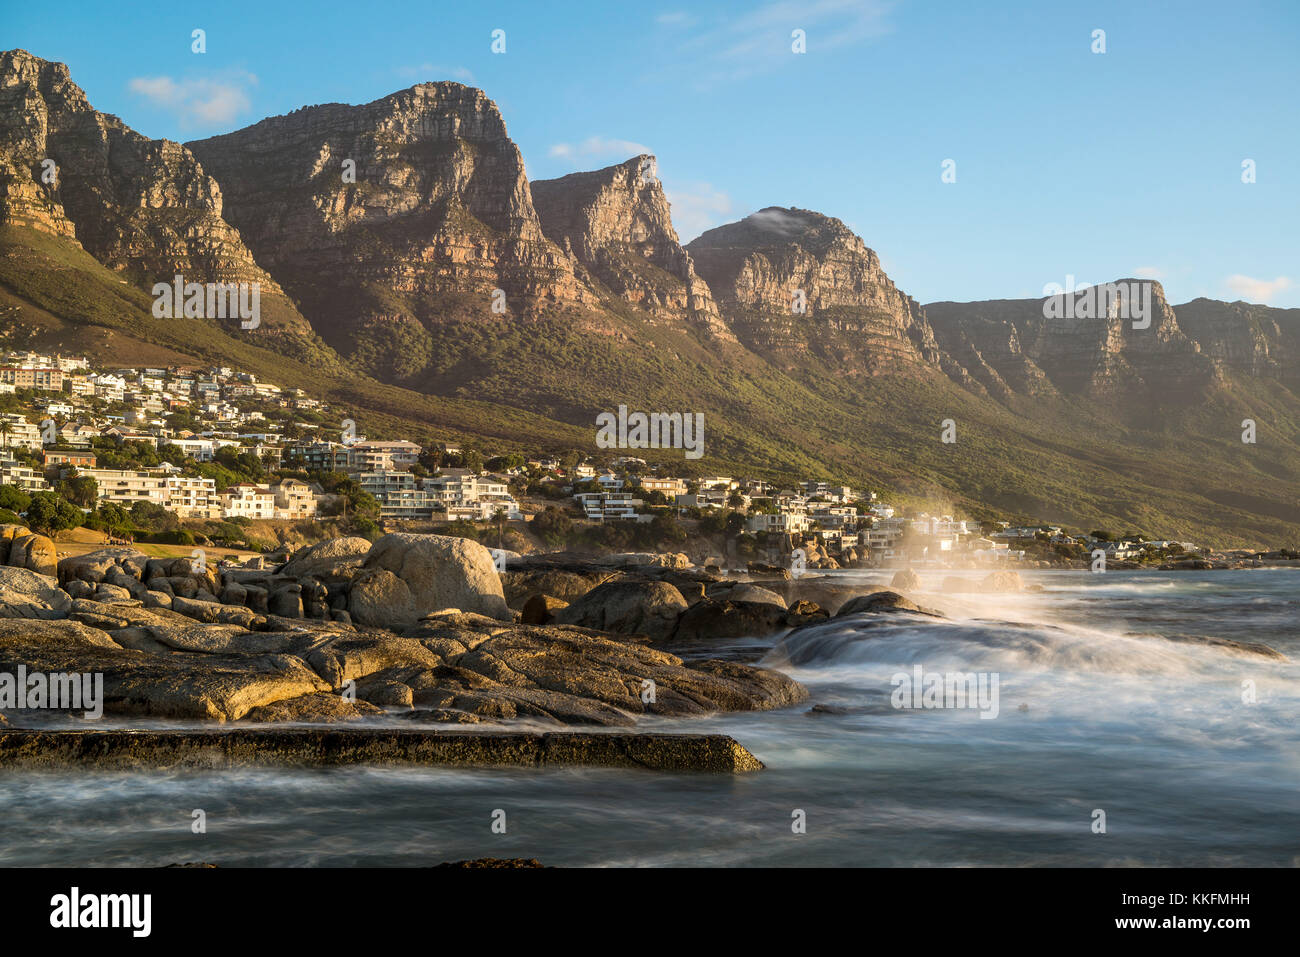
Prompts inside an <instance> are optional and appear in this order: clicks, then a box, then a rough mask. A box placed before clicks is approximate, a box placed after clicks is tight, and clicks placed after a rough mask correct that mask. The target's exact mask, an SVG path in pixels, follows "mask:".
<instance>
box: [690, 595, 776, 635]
mask: <svg viewBox="0 0 1300 957" xmlns="http://www.w3.org/2000/svg"><path fill="white" fill-rule="evenodd" d="M788 627H790V626H789V625H787V624H786V610H785V606H784V605H780V604H775V605H774V604H772V603H770V602H765V601H728V600H726V599H714V598H705V599H704V600H703V601H700V602H697V603H696V604H694V605H692V606H691V607H690V608H688V609H687V610H686V611H685V612H683V613H682V616H681V617H680V618H678V619H677V627H676V628H675V629H674V630H673V633H672V635H671V637H670V640H671V641H675V642H676V641H699V640H702V639H710V638H740V637H742V636H751V637H755V638H759V637H762V636H764V635H772V634H776V633H777V632H781V631H785V629H787V628H788Z"/></svg>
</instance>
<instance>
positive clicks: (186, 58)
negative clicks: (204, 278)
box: [0, 0, 1300, 307]
mask: <svg viewBox="0 0 1300 957" xmlns="http://www.w3.org/2000/svg"><path fill="white" fill-rule="evenodd" d="M990 8H992V9H990ZM4 20H5V23H4V25H3V27H0V37H2V38H3V39H0V47H3V48H5V49H9V48H12V47H22V48H25V49H27V50H29V51H30V52H32V53H34V54H36V55H37V56H41V57H44V58H46V59H50V60H61V61H63V62H65V63H67V64H68V65H69V66H70V68H71V70H72V76H73V79H74V80H75V81H76V82H77V83H78V84H79V85H80V86H81V87H82V88H83V89H85V90H86V91H87V95H88V96H89V97H90V101H91V103H92V104H94V106H95V107H96V108H97V109H100V110H104V111H106V112H109V113H115V114H117V115H118V116H120V117H122V119H123V120H125V121H126V122H127V123H128V124H129V125H131V126H132V127H134V128H135V129H137V130H139V131H140V132H142V133H144V134H146V135H148V136H152V137H167V138H170V139H177V140H187V139H195V138H198V137H201V136H208V135H212V134H214V133H219V132H226V131H229V130H232V129H238V128H240V127H242V126H246V125H248V124H250V123H253V122H255V121H257V120H258V119H261V118H262V117H264V116H268V115H273V114H278V113H285V112H288V111H290V110H294V109H297V108H298V107H300V106H304V105H308V104H313V103H322V102H344V103H364V102H368V101H370V100H373V99H376V98H378V97H381V96H383V95H385V94H387V93H390V92H392V91H394V90H397V89H401V88H404V87H407V86H410V85H412V84H414V83H417V82H421V81H424V80H444V79H451V80H458V81H460V82H463V83H468V84H471V85H473V86H478V87H481V88H482V89H483V90H485V91H486V92H487V93H488V95H489V96H491V97H492V98H493V99H494V100H496V102H497V104H498V105H499V106H500V108H501V111H502V113H503V115H504V116H505V120H506V125H507V128H508V129H509V131H510V135H511V137H512V138H513V139H514V140H515V142H516V143H518V145H519V147H520V149H521V151H522V152H523V155H524V159H525V162H526V163H527V168H528V173H529V176H530V178H533V179H541V178H547V177H552V176H559V175H563V174H564V173H567V172H572V171H574V170H578V169H595V168H599V167H602V166H607V165H610V164H612V163H616V162H621V161H622V160H625V159H627V158H628V157H630V156H632V155H634V154H635V153H638V152H641V151H643V150H646V151H649V152H653V153H655V154H656V155H657V156H658V158H659V163H658V172H659V175H660V177H661V179H662V180H663V182H664V184H665V187H666V189H667V190H668V195H669V198H670V199H671V200H672V202H673V213H674V220H675V222H676V223H677V227H678V231H679V232H680V233H681V234H682V238H683V240H686V239H690V238H693V237H694V236H695V235H698V233H699V232H700V231H701V230H703V229H705V228H709V227H711V226H716V225H720V224H722V223H724V222H730V221H732V220H735V219H738V218H740V217H742V216H744V215H746V214H748V213H750V212H753V211H754V210H756V209H760V208H762V207H764V206H771V205H779V206H800V207H803V208H807V209H815V210H818V211H820V212H823V213H826V214H828V215H831V216H837V217H839V218H840V219H842V220H844V221H845V222H846V223H847V224H848V225H849V226H850V227H851V228H852V229H853V230H854V231H855V232H857V233H858V234H859V235H861V236H862V237H863V239H864V240H865V241H866V243H867V245H869V246H871V247H872V248H873V249H875V250H876V251H877V253H879V254H880V257H881V259H882V261H883V263H884V265H885V268H886V270H887V271H888V272H889V274H890V276H891V277H892V278H893V279H894V280H895V281H896V282H897V283H898V284H899V286H900V287H901V288H902V289H903V290H904V291H906V292H907V293H909V294H910V295H912V296H914V297H916V298H917V299H919V300H920V301H922V302H930V301H933V300H937V299H957V300H968V299H989V298H1012V297H1025V296H1039V295H1042V294H1043V286H1044V285H1045V284H1048V283H1053V282H1055V283H1059V284H1061V285H1065V284H1066V281H1067V280H1066V277H1067V276H1074V277H1075V282H1076V283H1081V282H1102V281H1105V280H1109V279H1116V278H1120V277H1127V276H1133V275H1141V276H1150V277H1153V278H1158V279H1160V280H1161V281H1162V282H1163V283H1164V285H1165V288H1166V291H1167V292H1168V294H1169V296H1170V299H1171V301H1173V302H1175V303H1177V302H1183V301H1186V300H1187V299H1191V298H1194V297H1196V296H1209V297H1212V298H1219V299H1246V300H1248V301H1252V302H1267V303H1269V304H1272V305H1277V306H1290V307H1296V306H1300V228H1297V227H1298V226H1300V108H1298V107H1300V102H1298V101H1300V57H1298V56H1297V50H1300V4H1298V3H1296V2H1294V0H1279V2H1249V0H1247V2H1233V3H1202V2H1186V3H1179V4H1164V3H1144V2H1140V0H1129V2H1119V3H1086V4H1085V3H1072V2H1060V3H1057V2H1052V3H1043V2H1007V3H1000V4H983V3H980V4H975V3H968V2H951V3H949V2H925V3H923V2H912V3H908V2H904V0H898V2H875V0H858V2H850V0H810V2H796V0H779V2H772V3H763V2H758V3H748V4H744V3H702V2H698V0H692V2H690V3H672V2H665V3H658V2H654V3H645V4H640V5H634V4H624V3H617V4H611V3H608V2H598V3H576V2H575V3H565V2H559V0H557V2H555V3H537V2H535V0H534V2H519V3H441V2H436V0H424V2H420V3H405V2H389V3H383V4H364V3H356V2H349V3H330V2H319V3H312V4H303V5H301V6H299V5H295V4H277V3H274V2H257V3H245V2H222V3H211V4H195V5H186V4H184V3H131V2H125V3H115V4H105V3H83V2H64V3H61V4H59V5H58V7H57V8H50V7H48V6H45V5H41V4H23V5H11V6H10V8H9V9H8V10H6V13H5V17H4ZM196 28H201V29H203V30H205V31H206V41H207V52H206V53H204V54H196V53H193V52H192V51H191V32H192V31H193V30H194V29H196ZM495 29H501V30H504V31H505V41H506V51H505V53H504V54H494V53H492V52H491V45H492V31H493V30H495ZM794 30H803V31H804V33H805V35H806V48H807V52H806V53H802V54H796V53H794V52H792V49H791V47H792V42H793V41H792V38H791V34H792V31H794ZM1094 30H1104V31H1105V45H1106V52H1105V53H1093V52H1092V49H1091V48H1092V46H1093V44H1094V40H1093V36H1092V34H1093V31H1094ZM948 159H951V160H954V161H955V164H956V166H955V171H956V181H955V182H952V183H945V182H942V180H941V173H942V172H943V170H942V164H943V162H944V160H948ZM1247 159H1249V160H1253V161H1254V163H1255V170H1256V181H1255V182H1254V183H1250V184H1247V183H1243V182H1242V163H1243V161H1245V160H1247Z"/></svg>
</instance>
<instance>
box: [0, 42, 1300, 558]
mask: <svg viewBox="0 0 1300 957" xmlns="http://www.w3.org/2000/svg"><path fill="white" fill-rule="evenodd" d="M49 161H53V162H52V163H51V162H49ZM971 242H972V243H975V242H979V237H978V236H972V237H971ZM178 274H179V275H183V276H185V278H186V279H187V280H188V281H195V282H257V283H259V284H260V288H261V303H262V307H261V322H260V324H259V325H258V327H257V328H255V329H251V330H246V329H241V328H240V325H239V319H238V317H234V318H231V319H226V320H222V319H160V318H156V317H155V316H154V315H153V313H152V311H151V300H152V295H151V290H152V289H153V287H154V284H155V283H159V282H165V283H170V282H171V281H172V279H173V276H174V275H178ZM1124 281H1125V282H1128V283H1134V284H1138V283H1140V284H1142V285H1143V286H1145V287H1149V288H1148V289H1147V291H1148V292H1149V294H1150V304H1151V315H1150V317H1149V320H1150V321H1149V323H1148V324H1146V325H1145V326H1141V325H1140V324H1137V323H1134V322H1130V321H1129V320H1128V318H1127V317H1121V316H1101V317H1098V318H1091V317H1081V318H1071V319H1061V318H1049V314H1050V312H1051V310H1049V309H1047V308H1045V305H1046V304H1045V302H1044V300H1042V299H1009V300H994V301H984V302H968V303H956V302H937V303H930V304H926V305H922V304H920V303H918V302H917V301H916V300H914V299H913V298H911V297H910V296H908V295H907V294H906V293H905V292H903V291H902V290H900V289H899V288H898V287H897V286H896V285H895V284H894V283H893V282H892V281H891V280H890V278H889V277H888V276H887V275H886V274H885V272H884V270H883V269H882V267H881V263H880V259H879V257H878V256H877V255H876V253H875V252H874V251H873V250H872V249H870V248H868V247H867V245H866V244H865V243H864V241H863V240H862V239H861V238H860V237H858V236H856V235H854V233H853V232H852V231H851V230H850V229H848V228H847V227H846V226H845V225H844V224H843V223H842V222H841V221H840V220H838V219H835V218H834V217H833V216H831V215H827V214H824V213H821V212H814V211H811V210H806V209H798V208H784V207H776V206H773V207H769V208H766V209H762V210H759V211H758V212H756V213H753V214H752V215H750V216H747V217H745V218H744V219H742V220H740V221H739V222H735V223H730V224H728V225H725V226H721V227H718V228H716V229H711V230H709V231H707V232H705V233H704V234H702V235H701V236H699V237H698V238H697V239H695V240H693V241H691V242H690V243H686V244H683V243H682V242H681V241H680V238H679V236H678V235H677V232H676V230H675V229H674V226H673V222H672V216H671V210H670V205H669V201H668V198H667V196H666V195H665V193H664V190H663V187H662V185H661V183H660V181H659V180H658V178H657V175H656V172H655V160H654V158H653V157H650V156H634V157H631V158H629V159H628V160H627V161H626V162H624V163H620V164H618V165H615V166H610V167H607V168H605V169H601V170H595V171H590V172H579V173H573V174H570V175H568V176H563V177H560V178H558V179H551V180H537V181H531V182H530V181H529V180H528V178H527V176H526V174H525V168H524V162H523V157H522V156H521V154H520V151H519V149H518V148H517V147H516V145H515V144H514V142H513V141H512V140H511V139H510V138H509V135H508V134H507V132H506V127H505V123H504V121H503V120H502V117H501V114H500V111H499V110H498V109H497V107H496V105H495V104H494V103H493V102H492V100H491V99H490V98H489V97H488V96H487V95H486V94H485V93H484V92H482V91H481V90H477V89H473V88H471V87H467V86H463V85H461V84H458V83H451V82H438V83H421V84H418V85H416V86H413V87H411V88H409V89H406V90H402V91H399V92H396V93H393V94H391V95H389V96H386V97H383V98H382V99H379V100H376V101H374V102H372V103H367V104H364V105H360V106H351V105H346V104H337V103H335V104H324V105H319V106H309V107H304V108H302V109H299V110H296V111H294V112H292V113H289V114H287V115H284V116H277V117H270V118H267V119H264V120H262V121H260V122H258V123H255V124H254V125H252V126H249V127H247V128H245V129H241V130H237V131H235V132H231V133H228V134H224V135H221V136H214V137H210V138H208V139H203V140H197V141H194V142H191V143H187V144H180V143H174V142H170V141H166V140H150V139H148V138H147V137H145V136H143V135H141V134H139V133H137V132H135V131H134V130H132V129H130V128H129V127H127V126H126V125H125V124H123V123H122V122H121V120H119V119H118V118H116V117H114V116H110V115H107V114H104V113H100V112H98V111H96V110H95V109H94V108H93V107H92V106H91V105H90V103H89V101H88V99H87V97H86V95H85V93H84V92H83V91H82V90H81V89H80V88H79V87H78V86H77V85H76V84H75V83H74V82H73V81H72V78H71V76H70V73H69V70H68V68H67V67H66V66H65V65H63V64H60V63H55V62H50V61H46V60H42V59H40V58H38V57H35V56H32V55H31V54H29V53H27V52H25V51H22V50H15V51H9V52H6V53H3V54H0V344H3V345H7V346H10V347H42V348H58V349H64V350H65V351H69V352H85V353H87V354H89V355H92V356H94V357H95V358H96V359H97V360H98V361H103V362H115V363H120V364H123V365H132V364H142V363H147V364H153V365H157V364H162V363H166V362H176V363H182V362H196V361H201V362H221V363H225V364H232V365H237V366H238V367H240V368H243V369H247V370H248V371H253V372H257V373H259V374H262V375H264V376H265V377H266V378H269V379H271V380H272V381H278V382H281V383H282V384H285V385H289V386H301V387H303V388H307V389H309V390H310V391H312V392H313V393H315V394H319V395H321V396H322V397H324V398H327V399H328V400H329V401H330V402H331V403H332V404H334V405H336V406H340V407H343V408H347V409H350V410H354V417H355V418H357V420H358V422H359V423H360V424H361V426H362V427H363V429H365V430H366V431H368V432H370V433H371V434H374V435H379V434H391V435H401V436H403V437H408V438H411V439H413V440H416V441H433V440H456V441H462V442H473V443H476V444H478V445H480V446H481V447H483V448H484V449H503V450H504V449H519V450H521V451H535V450H542V449H547V448H553V449H558V448H575V449H579V450H582V451H585V452H594V451H595V445H594V437H595V427H594V423H595V419H596V416H597V414H599V413H600V412H603V411H609V410H612V409H616V408H617V407H618V406H619V405H620V404H623V405H628V406H629V407H631V408H636V409H643V410H646V411H692V412H702V413H704V416H705V423H706V425H705V428H706V446H705V449H706V455H705V457H704V458H703V459H702V460H701V461H700V463H699V464H700V466H701V468H703V469H704V470H705V471H706V472H709V473H718V472H723V473H725V472H729V471H733V470H737V471H743V472H744V473H745V474H749V475H756V476H759V475H766V476H771V477H774V478H778V477H779V478H789V477H796V476H797V477H809V478H812V477H820V478H827V479H838V480H841V481H844V482H845V483H848V484H853V485H857V486H865V487H868V488H873V489H878V490H881V491H887V492H889V493H890V494H891V495H893V496H895V497H898V498H899V499H901V500H902V501H905V502H915V503H925V504H927V505H929V506H930V507H932V508H934V507H937V508H945V509H946V508H952V509H956V510H958V511H961V512H962V513H964V514H966V515H969V516H971V517H976V518H979V517H989V516H993V515H998V516H1001V517H1007V518H1011V519H1016V520H1025V521H1047V522H1055V523H1061V524H1067V525H1071V526H1076V527H1083V528H1085V529H1091V528H1096V527H1099V526H1104V527H1106V528H1109V529H1111V530H1113V531H1114V532H1115V533H1116V534H1121V533H1124V532H1129V531H1133V532H1138V533H1142V534H1148V535H1155V536H1161V537H1169V538H1179V539H1183V540H1192V541H1197V542H1201V543H1205V544H1213V545H1220V546H1256V545H1274V546H1277V545H1295V544H1296V543H1297V542H1300V500H1298V497H1297V481H1296V477H1297V475H1300V443H1298V439H1297V436H1298V435H1300V432H1298V430H1297V425H1298V424H1300V310H1296V309H1275V308H1270V307H1267V306H1261V305H1252V304H1249V303H1244V302H1234V303H1225V302H1218V301H1214V300H1208V299H1196V300H1193V301H1191V302H1188V303H1184V304H1182V305H1171V304H1170V303H1169V302H1168V301H1167V300H1166V299H1165V294H1164V290H1163V288H1162V287H1161V286H1160V284H1159V283H1158V282H1155V281H1152V280H1140V279H1125V280H1124ZM1065 295H1066V296H1067V297H1068V296H1072V295H1075V294H1073V293H1067V294H1065ZM1067 314H1072V313H1070V312H1069V311H1067ZM1246 419H1251V420H1253V421H1254V422H1256V423H1257V432H1258V439H1257V441H1256V442H1255V443H1253V444H1251V443H1245V442H1243V441H1242V432H1243V421H1244V420H1246ZM946 420H951V421H952V423H953V424H954V426H955V431H956V441H955V442H951V443H948V442H943V441H941V432H942V429H943V424H944V423H945V421H946ZM638 454H639V453H638ZM645 457H647V458H651V459H656V460H660V461H664V462H675V463H678V464H680V463H681V454H680V452H678V453H675V454H673V453H669V452H660V453H651V454H647V455H646V456H645Z"/></svg>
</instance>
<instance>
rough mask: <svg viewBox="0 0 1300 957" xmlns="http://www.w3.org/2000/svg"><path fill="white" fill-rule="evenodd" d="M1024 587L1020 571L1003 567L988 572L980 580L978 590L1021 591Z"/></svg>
mask: <svg viewBox="0 0 1300 957" xmlns="http://www.w3.org/2000/svg"><path fill="white" fill-rule="evenodd" d="M1024 587H1025V583H1024V581H1023V580H1021V578H1020V572H1017V571H1009V570H1005V569H1003V570H999V571H995V572H989V573H988V575H986V576H985V577H984V579H983V581H981V582H980V591H984V592H1002V591H1022V590H1023V589H1024Z"/></svg>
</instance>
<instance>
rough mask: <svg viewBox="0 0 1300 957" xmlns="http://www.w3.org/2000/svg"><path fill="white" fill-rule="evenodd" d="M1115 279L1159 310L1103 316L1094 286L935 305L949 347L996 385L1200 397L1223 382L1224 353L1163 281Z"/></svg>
mask: <svg viewBox="0 0 1300 957" xmlns="http://www.w3.org/2000/svg"><path fill="white" fill-rule="evenodd" d="M1110 285H1112V286H1114V287H1117V288H1119V289H1125V290H1128V289H1134V290H1140V292H1138V294H1137V295H1138V298H1140V299H1141V300H1142V301H1144V302H1148V303H1149V305H1148V309H1149V313H1150V314H1149V315H1147V316H1144V317H1142V318H1140V319H1133V318H1131V317H1129V316H1120V315H1119V314H1118V310H1111V311H1110V313H1109V314H1105V315H1096V316H1094V315H1092V314H1091V308H1090V307H1086V306H1085V303H1086V301H1087V300H1088V297H1089V293H1087V292H1086V291H1085V292H1071V293H1064V294H1062V295H1061V296H1059V297H1045V298H1043V299H1003V300H994V301H990V302H978V303H954V302H934V303H929V304H928V305H926V307H925V312H926V315H927V316H929V318H930V321H931V323H932V325H933V328H934V333H935V338H936V341H937V342H938V344H939V347H940V348H941V349H943V350H944V351H945V352H946V353H948V354H949V355H951V356H953V357H955V358H956V359H957V360H958V361H960V362H962V363H963V364H964V365H965V366H966V367H967V368H968V369H969V370H970V371H971V373H972V375H973V376H974V377H975V378H976V379H977V380H979V381H980V382H981V384H982V385H984V386H985V387H986V388H987V389H988V390H989V391H990V392H991V393H993V394H997V395H1003V396H1005V394H1006V393H1007V392H1008V391H1010V392H1020V393H1025V394H1031V395H1042V394H1049V393H1060V394H1063V395H1078V394H1085V395H1090V396H1093V397H1095V398H1096V397H1106V396H1111V397H1114V396H1132V395H1133V394H1135V393H1139V392H1144V393H1146V394H1149V395H1160V396H1164V397H1170V396H1174V395H1177V396H1181V397H1184V398H1186V399H1189V400H1190V399H1193V398H1194V397H1195V396H1197V395H1200V394H1201V393H1203V392H1204V391H1205V390H1206V389H1208V388H1210V387H1211V386H1212V385H1214V383H1215V381H1216V379H1217V378H1218V374H1217V370H1216V368H1215V365H1214V363H1213V362H1211V361H1209V358H1208V357H1207V356H1205V355H1203V354H1202V352H1201V348H1200V346H1199V344H1198V343H1197V342H1196V341H1195V340H1194V339H1192V338H1191V337H1189V336H1188V335H1187V333H1186V331H1185V330H1184V329H1183V328H1182V327H1181V326H1180V325H1179V322H1178V317H1177V315H1176V314H1175V312H1174V310H1173V308H1171V307H1170V305H1169V303H1168V301H1166V299H1165V293H1164V289H1163V287H1161V285H1160V283H1158V282H1155V281H1154V280H1138V279H1120V280H1116V281H1114V282H1113V283H1111V284H1110ZM1094 298H1095V296H1094ZM1053 300H1055V301H1053ZM1052 306H1057V307H1058V308H1056V309H1055V310H1053V309H1051V308H1050V307H1052ZM1049 313H1054V314H1053V315H1051V316H1050V317H1049Z"/></svg>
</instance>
